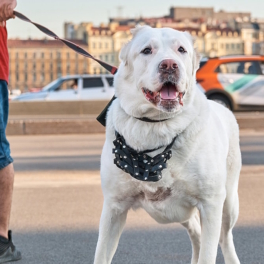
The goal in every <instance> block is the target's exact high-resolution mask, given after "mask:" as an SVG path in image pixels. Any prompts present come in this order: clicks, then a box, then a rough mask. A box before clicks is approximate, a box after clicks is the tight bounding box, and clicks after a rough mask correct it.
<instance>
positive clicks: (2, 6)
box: [0, 0, 17, 27]
mask: <svg viewBox="0 0 264 264" xmlns="http://www.w3.org/2000/svg"><path fill="white" fill-rule="evenodd" d="M16 5H17V1H16V0H0V26H1V27H4V26H5V24H6V21H7V20H8V19H10V18H15V16H14V14H13V11H14V8H15V7H16Z"/></svg>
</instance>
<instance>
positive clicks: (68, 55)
mask: <svg viewBox="0 0 264 264" xmlns="http://www.w3.org/2000/svg"><path fill="white" fill-rule="evenodd" d="M67 59H68V60H69V59H70V53H69V52H67Z"/></svg>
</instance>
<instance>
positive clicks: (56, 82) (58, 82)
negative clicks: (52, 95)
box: [42, 79, 61, 92]
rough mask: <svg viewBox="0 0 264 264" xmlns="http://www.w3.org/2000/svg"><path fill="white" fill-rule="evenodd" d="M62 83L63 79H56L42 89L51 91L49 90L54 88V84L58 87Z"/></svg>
mask: <svg viewBox="0 0 264 264" xmlns="http://www.w3.org/2000/svg"><path fill="white" fill-rule="evenodd" d="M60 83H61V79H58V80H55V81H53V82H51V83H49V84H48V85H46V86H45V87H44V88H43V89H42V91H45V92H47V91H49V90H53V89H54V86H56V87H57V86H58V84H60Z"/></svg>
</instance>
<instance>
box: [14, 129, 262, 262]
mask: <svg viewBox="0 0 264 264" xmlns="http://www.w3.org/2000/svg"><path fill="white" fill-rule="evenodd" d="M9 140H10V143H11V147H12V154H13V156H14V159H15V168H16V179H15V188H14V200H13V207H12V217H11V228H12V229H13V231H14V241H15V243H16V245H17V246H18V247H19V248H20V249H21V250H22V253H23V260H22V261H20V262H18V263H21V264H64V263H65V264H69V263H70V264H85V263H89V264H90V263H91V264H92V263H93V257H94V252H95V247H96V242H97V236H98V226H99V219H100V214H101V209H102V204H103V195H102V191H101V187H100V177H99V166H100V161H99V158H100V153H101V149H102V145H103V142H104V135H103V134H97V135H64V136H62V135H61V136H55V135H53V136H12V137H9ZM241 146H242V147H241V149H242V153H243V160H244V163H245V164H247V165H244V166H243V170H242V173H241V178H240V184H239V194H240V216H239V220H238V223H237V225H236V228H235V230H234V239H235V244H236V248H237V252H238V255H239V257H240V260H241V263H246V264H263V259H264V248H263V237H264V210H263V201H264V192H263V188H264V160H263V159H262V160H261V157H262V156H263V155H264V134H261V133H250V134H248V133H247V134H244V135H243V136H242V137H241ZM252 157H255V158H252ZM258 157H260V158H259V159H258ZM190 260H191V244H190V241H189V238H188V235H187V233H186V231H185V230H184V229H183V228H182V227H181V226H180V225H179V224H170V225H160V224H157V223H156V222H155V221H154V220H153V219H151V218H150V216H149V215H148V214H146V213H145V212H144V211H143V210H138V211H137V212H134V211H130V212H129V214H128V219H127V224H126V228H125V231H124V233H123V235H122V237H121V240H120V243H119V247H118V250H117V253H116V255H115V257H114V260H113V264H162V263H165V264H174V263H179V264H187V263H188V264H189V263H190ZM223 263H224V260H223V257H222V255H221V252H220V250H219V254H218V258H217V264H223Z"/></svg>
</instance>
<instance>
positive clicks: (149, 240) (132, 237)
mask: <svg viewBox="0 0 264 264" xmlns="http://www.w3.org/2000/svg"><path fill="white" fill-rule="evenodd" d="M14 231H15V230H14ZM97 235H98V234H97V232H96V231H87V230H86V231H85V230H83V231H76V232H66V231H65V232H46V231H44V232H14V241H15V244H16V245H17V247H18V248H19V249H20V250H21V251H22V253H23V260H22V261H20V262H18V263H20V264H42V263H43V264H44V263H45V264H50V263H56V264H61V263H65V264H66V263H67V264H70V263H71V264H84V263H89V264H90V263H93V257H94V251H95V247H96V241H97ZM234 237H235V244H236V249H237V252H238V256H239V258H240V261H241V263H245V264H263V259H264V251H263V237H264V227H237V228H236V229H235V230H234ZM256 245H258V246H257V247H256ZM190 262H191V244H190V241H189V238H188V235H187V233H186V232H185V230H183V229H175V230H174V231H173V230H172V229H166V228H165V229H159V230H148V231H145V230H140V231H138V230H137V231H131V230H127V231H125V232H124V233H123V235H122V237H121V240H120V243H119V247H118V250H117V252H116V255H115V257H114V259H113V262H112V264H162V263H164V264H172V263H179V264H187V263H188V264H190ZM216 263H217V264H222V263H224V260H223V257H222V254H221V251H220V250H219V251H218V257H217V262H216Z"/></svg>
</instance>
